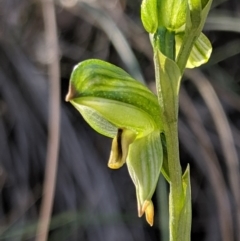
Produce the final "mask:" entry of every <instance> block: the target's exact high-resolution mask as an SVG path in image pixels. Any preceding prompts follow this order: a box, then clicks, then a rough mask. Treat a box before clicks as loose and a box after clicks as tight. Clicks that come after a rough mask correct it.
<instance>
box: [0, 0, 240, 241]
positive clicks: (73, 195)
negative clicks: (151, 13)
mask: <svg viewBox="0 0 240 241" xmlns="http://www.w3.org/2000/svg"><path fill="white" fill-rule="evenodd" d="M140 5H141V0H135V1H127V0H85V1H83V0H56V1H55V11H56V19H57V32H58V35H57V36H58V44H59V54H60V56H59V57H60V80H59V81H60V85H61V92H60V94H61V98H60V108H61V116H60V139H59V145H60V146H59V156H58V166H57V179H56V188H55V197H54V202H53V210H52V218H51V222H50V227H49V236H48V240H50V241H79V240H85V241H93V240H94V241H103V240H104V241H123V240H124V241H135V240H137V241H146V240H148V241H149V240H151V241H157V240H158V241H160V240H161V241H167V240H168V230H167V229H168V211H167V210H168V206H167V199H168V194H167V193H168V186H167V185H166V183H165V182H164V180H163V179H162V178H160V180H159V184H158V187H157V191H156V193H155V194H154V197H153V202H154V206H155V209H156V213H155V223H154V226H153V227H152V228H151V227H149V226H148V224H147V223H146V221H145V218H138V217H137V204H136V197H135V190H134V185H133V184H132V181H131V179H130V177H129V175H128V173H127V169H126V167H125V166H124V167H123V168H121V169H120V170H110V169H109V168H108V167H107V161H108V157H109V151H110V146H111V140H110V139H108V138H106V137H104V136H101V135H99V134H98V133H96V132H94V131H93V130H92V129H91V128H90V127H89V126H88V125H87V124H86V123H85V122H84V120H83V119H82V117H81V115H80V114H79V113H78V112H77V111H76V110H75V109H74V108H73V107H72V106H71V105H70V104H69V103H66V102H65V101H64V98H65V95H66V93H67V89H68V83H69V77H70V74H71V71H72V69H73V67H74V65H76V64H77V63H78V62H80V61H82V60H85V59H89V58H99V59H102V60H106V61H109V62H111V63H113V64H115V65H117V66H120V67H122V68H123V69H125V70H126V71H127V72H129V73H130V74H131V75H133V76H134V77H135V78H136V79H138V80H140V81H144V82H145V83H146V84H147V85H148V86H149V88H150V89H152V90H153V91H154V88H155V87H154V68H153V60H152V50H151V46H150V43H149V37H148V34H147V33H146V32H145V31H144V30H143V26H142V24H141V21H140ZM43 16H44V15H43V11H42V5H41V2H40V1H38V0H0V240H6V241H23V240H35V237H36V232H37V222H38V220H39V213H40V210H41V204H42V197H43V196H42V191H43V184H44V172H45V162H46V156H47V155H46V153H47V143H48V137H49V127H48V110H49V100H50V97H49V93H50V91H49V89H50V88H49V86H50V85H51V83H50V81H49V74H48V66H49V64H51V62H52V60H51V57H52V56H51V47H49V46H47V45H46V42H45V37H46V31H45V27H44V26H45V25H44V17H43ZM204 33H205V34H206V35H207V36H208V37H209V39H210V41H211V43H212V45H213V54H212V56H211V59H210V61H209V62H208V63H207V64H205V65H203V66H202V67H201V68H199V69H198V70H187V71H186V73H185V76H184V79H183V82H182V88H181V94H180V119H179V138H180V155H181V162H182V167H183V169H184V168H185V167H186V165H187V164H188V163H190V167H191V182H192V202H193V222H192V240H194V241H200V240H201V241H239V240H240V234H239V233H240V198H239V196H240V181H239V180H240V179H239V155H240V2H239V1H238V0H214V1H213V6H212V10H211V12H210V14H209V17H208V20H207V23H206V25H205V28H204ZM179 241H184V240H179Z"/></svg>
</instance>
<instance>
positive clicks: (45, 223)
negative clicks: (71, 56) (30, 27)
mask: <svg viewBox="0 0 240 241" xmlns="http://www.w3.org/2000/svg"><path fill="white" fill-rule="evenodd" d="M42 9H43V19H44V25H45V33H46V46H47V53H48V54H49V56H48V57H49V61H50V62H49V70H48V71H49V87H50V90H49V95H50V96H49V119H48V130H49V136H48V143H47V157H46V167H45V181H44V186H43V201H42V206H41V210H40V219H39V226H38V230H37V237H36V241H45V240H47V236H48V227H49V223H50V219H51V213H52V206H53V199H54V191H55V183H56V174H57V165H58V150H59V124H60V84H59V57H58V40H57V27H56V16H55V9H54V3H53V0H42Z"/></svg>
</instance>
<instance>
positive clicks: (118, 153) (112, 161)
mask: <svg viewBox="0 0 240 241" xmlns="http://www.w3.org/2000/svg"><path fill="white" fill-rule="evenodd" d="M135 138H136V134H135V132H133V131H131V130H127V129H118V133H117V136H116V137H114V139H113V142H112V148H111V153H110V157H109V161H108V167H110V168H112V169H118V168H120V167H121V166H122V165H123V164H124V163H125V162H126V159H127V155H128V149H129V145H130V144H131V143H132V142H133V141H134V140H135Z"/></svg>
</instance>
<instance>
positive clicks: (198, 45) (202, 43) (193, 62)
mask: <svg viewBox="0 0 240 241" xmlns="http://www.w3.org/2000/svg"><path fill="white" fill-rule="evenodd" d="M182 40H183V33H181V34H178V35H176V52H177V54H178V52H179V50H180V47H181V44H182ZM211 53H212V45H211V43H210V41H209V39H208V38H207V37H206V36H205V35H204V34H203V33H201V34H200V35H199V37H198V38H197V40H196V42H195V43H194V46H193V48H192V51H191V53H190V56H189V59H188V62H187V66H186V67H187V68H195V67H198V66H200V65H202V64H205V63H206V62H208V60H209V58H210V56H211Z"/></svg>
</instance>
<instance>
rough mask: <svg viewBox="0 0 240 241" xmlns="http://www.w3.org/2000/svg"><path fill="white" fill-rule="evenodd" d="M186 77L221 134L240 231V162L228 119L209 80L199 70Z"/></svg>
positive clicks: (189, 73)
mask: <svg viewBox="0 0 240 241" xmlns="http://www.w3.org/2000/svg"><path fill="white" fill-rule="evenodd" d="M186 76H187V77H188V78H189V79H190V80H191V81H192V82H193V83H194V85H196V87H197V88H198V91H199V92H200V94H201V95H202V97H203V99H204V101H205V103H206V105H207V106H208V109H209V111H210V113H211V116H212V118H213V121H214V123H215V125H216V129H217V132H218V134H219V138H220V142H221V146H222V150H223V154H224V156H225V159H226V166H227V172H228V175H227V176H228V178H229V183H230V188H231V191H232V195H233V197H234V204H235V208H234V211H235V213H236V215H237V218H236V221H237V224H236V227H237V230H240V220H239V219H240V192H239V190H240V177H239V162H238V156H237V151H236V148H235V145H234V139H233V135H232V131H231V128H230V125H229V122H228V119H227V117H226V115H225V113H224V110H223V107H222V105H221V103H220V101H219V99H218V97H217V95H216V92H215V90H214V89H213V87H212V85H211V84H210V83H209V81H208V79H207V78H206V77H205V76H204V75H203V74H202V73H201V72H200V71H198V70H193V71H186Z"/></svg>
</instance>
